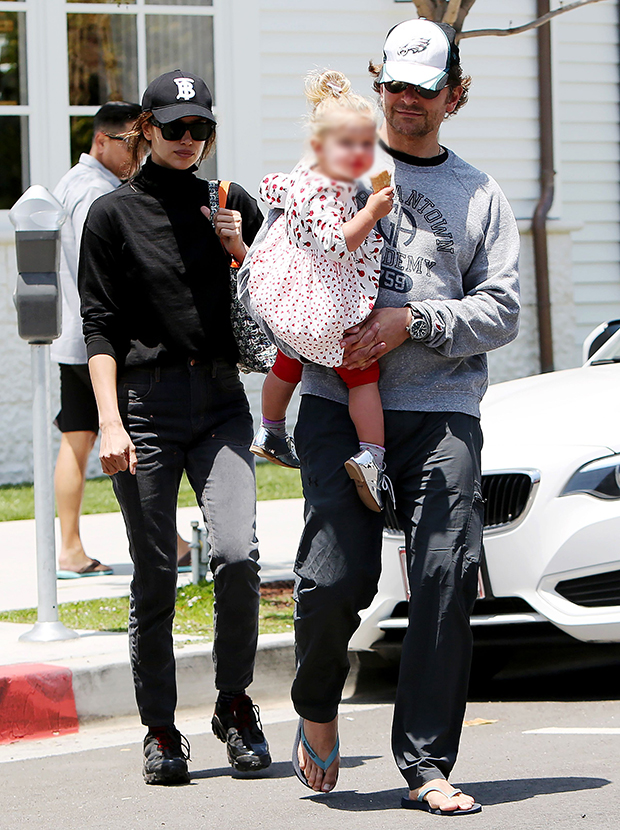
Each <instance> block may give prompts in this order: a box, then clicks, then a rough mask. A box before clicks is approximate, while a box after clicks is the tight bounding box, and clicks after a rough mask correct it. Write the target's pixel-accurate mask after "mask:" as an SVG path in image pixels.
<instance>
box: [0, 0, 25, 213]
mask: <svg viewBox="0 0 620 830" xmlns="http://www.w3.org/2000/svg"><path fill="white" fill-rule="evenodd" d="M24 8H25V7H24V1H23V0H18V2H12V3H7V2H5V0H0V210H4V209H7V208H9V207H11V205H12V204H13V202H14V201H15V196H19V195H20V194H21V192H22V191H23V190H24V188H25V187H27V186H28V180H29V164H28V156H29V148H28V74H27V58H26V13H25V11H24Z"/></svg>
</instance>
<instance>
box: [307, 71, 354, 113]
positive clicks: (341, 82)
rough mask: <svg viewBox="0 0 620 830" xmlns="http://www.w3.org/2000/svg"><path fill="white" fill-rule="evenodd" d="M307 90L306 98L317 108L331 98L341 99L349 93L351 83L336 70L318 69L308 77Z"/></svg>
mask: <svg viewBox="0 0 620 830" xmlns="http://www.w3.org/2000/svg"><path fill="white" fill-rule="evenodd" d="M305 89H306V98H307V99H308V101H309V102H310V103H311V104H312V106H313V107H315V108H316V107H318V105H319V104H320V103H321V102H323V101H326V100H328V99H329V98H340V96H341V95H346V94H347V93H349V92H350V91H351V81H350V80H349V79H348V78H347V76H346V75H343V74H342V72H338V71H337V70H335V69H325V70H323V71H321V70H320V69H317V70H315V71H314V72H309V73H308V75H306V82H305Z"/></svg>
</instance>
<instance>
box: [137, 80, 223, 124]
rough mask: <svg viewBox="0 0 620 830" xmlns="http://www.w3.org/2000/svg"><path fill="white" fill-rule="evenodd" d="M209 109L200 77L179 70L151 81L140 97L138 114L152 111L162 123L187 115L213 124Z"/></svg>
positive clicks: (208, 97) (208, 94)
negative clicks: (205, 119)
mask: <svg viewBox="0 0 620 830" xmlns="http://www.w3.org/2000/svg"><path fill="white" fill-rule="evenodd" d="M212 107H213V97H212V95H211V91H210V90H209V87H208V86H207V85H206V84H205V82H204V81H203V80H202V78H199V77H198V76H197V75H193V74H192V73H191V72H183V71H181V70H180V69H173V70H172V72H165V73H164V74H163V75H160V76H159V77H158V78H155V80H154V81H151V83H150V84H149V85H148V87H147V88H146V91H145V93H144V95H143V96H142V112H152V113H153V115H154V116H155V118H156V119H157V120H158V121H161V123H162V124H168V123H169V122H170V121H176V119H177V118H185V117H186V116H188V115H198V116H200V117H201V118H208V119H209V120H210V121H213V122H214V123H215V120H216V119H215V116H214V115H213V113H212V112H211V108H212Z"/></svg>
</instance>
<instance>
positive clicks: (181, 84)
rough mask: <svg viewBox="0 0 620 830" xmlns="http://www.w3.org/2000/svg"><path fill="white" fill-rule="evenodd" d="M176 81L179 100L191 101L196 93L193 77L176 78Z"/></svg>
mask: <svg viewBox="0 0 620 830" xmlns="http://www.w3.org/2000/svg"><path fill="white" fill-rule="evenodd" d="M174 82H175V84H176V85H177V89H178V90H179V92H178V95H177V100H178V99H182V100H183V101H189V99H190V98H193V97H194V96H195V95H196V90H195V89H194V81H193V78H174Z"/></svg>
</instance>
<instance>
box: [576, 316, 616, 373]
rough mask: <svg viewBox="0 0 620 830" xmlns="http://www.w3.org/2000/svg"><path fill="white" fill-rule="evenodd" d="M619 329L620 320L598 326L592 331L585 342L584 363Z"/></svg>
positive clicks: (609, 321)
mask: <svg viewBox="0 0 620 830" xmlns="http://www.w3.org/2000/svg"><path fill="white" fill-rule="evenodd" d="M619 329H620V320H608V321H607V322H606V323H601V325H600V326H597V327H596V328H595V329H594V331H591V332H590V334H589V335H588V336H587V337H586V339H585V340H584V341H583V352H582V361H583V363H587V362H588V360H590V358H591V357H592V356H593V355H595V354H596V353H597V352H598V350H599V349H600V348H602V347H603V346H604V345H605V343H607V341H608V340H609V338H610V337H613V335H614V334H615V333H616V332H617V331H618V330H619Z"/></svg>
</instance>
